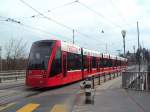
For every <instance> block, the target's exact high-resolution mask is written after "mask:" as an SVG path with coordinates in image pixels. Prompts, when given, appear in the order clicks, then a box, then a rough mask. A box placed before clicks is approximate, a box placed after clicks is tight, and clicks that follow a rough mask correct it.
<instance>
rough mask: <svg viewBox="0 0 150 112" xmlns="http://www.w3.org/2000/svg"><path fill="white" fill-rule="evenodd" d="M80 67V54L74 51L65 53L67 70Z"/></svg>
mask: <svg viewBox="0 0 150 112" xmlns="http://www.w3.org/2000/svg"><path fill="white" fill-rule="evenodd" d="M79 69H81V55H80V54H74V53H70V52H68V53H67V70H68V71H69V70H79Z"/></svg>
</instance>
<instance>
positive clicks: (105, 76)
mask: <svg viewBox="0 0 150 112" xmlns="http://www.w3.org/2000/svg"><path fill="white" fill-rule="evenodd" d="M104 82H106V76H105V73H104Z"/></svg>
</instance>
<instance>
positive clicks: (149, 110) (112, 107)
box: [72, 77, 150, 112]
mask: <svg viewBox="0 0 150 112" xmlns="http://www.w3.org/2000/svg"><path fill="white" fill-rule="evenodd" d="M94 99H95V101H94V104H84V94H83V93H80V95H78V98H77V100H76V102H75V106H74V107H73V111H72V112H150V93H146V92H137V91H126V90H124V89H121V77H119V78H116V79H113V80H110V81H108V82H106V83H104V84H103V85H101V86H99V87H97V89H96V92H95V97H94Z"/></svg>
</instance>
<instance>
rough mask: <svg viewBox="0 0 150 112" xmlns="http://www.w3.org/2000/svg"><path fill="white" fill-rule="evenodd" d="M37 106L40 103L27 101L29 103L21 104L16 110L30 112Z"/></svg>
mask: <svg viewBox="0 0 150 112" xmlns="http://www.w3.org/2000/svg"><path fill="white" fill-rule="evenodd" d="M38 106H40V104H35V103H29V104H27V105H25V106H23V107H22V108H20V109H19V110H17V112H32V111H33V110H35V109H36V108H37V107H38Z"/></svg>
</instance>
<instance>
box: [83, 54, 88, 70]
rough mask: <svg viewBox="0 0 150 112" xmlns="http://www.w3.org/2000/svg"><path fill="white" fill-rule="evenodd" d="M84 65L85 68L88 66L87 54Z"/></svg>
mask: <svg viewBox="0 0 150 112" xmlns="http://www.w3.org/2000/svg"><path fill="white" fill-rule="evenodd" d="M83 66H84V69H87V68H88V58H87V56H83Z"/></svg>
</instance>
